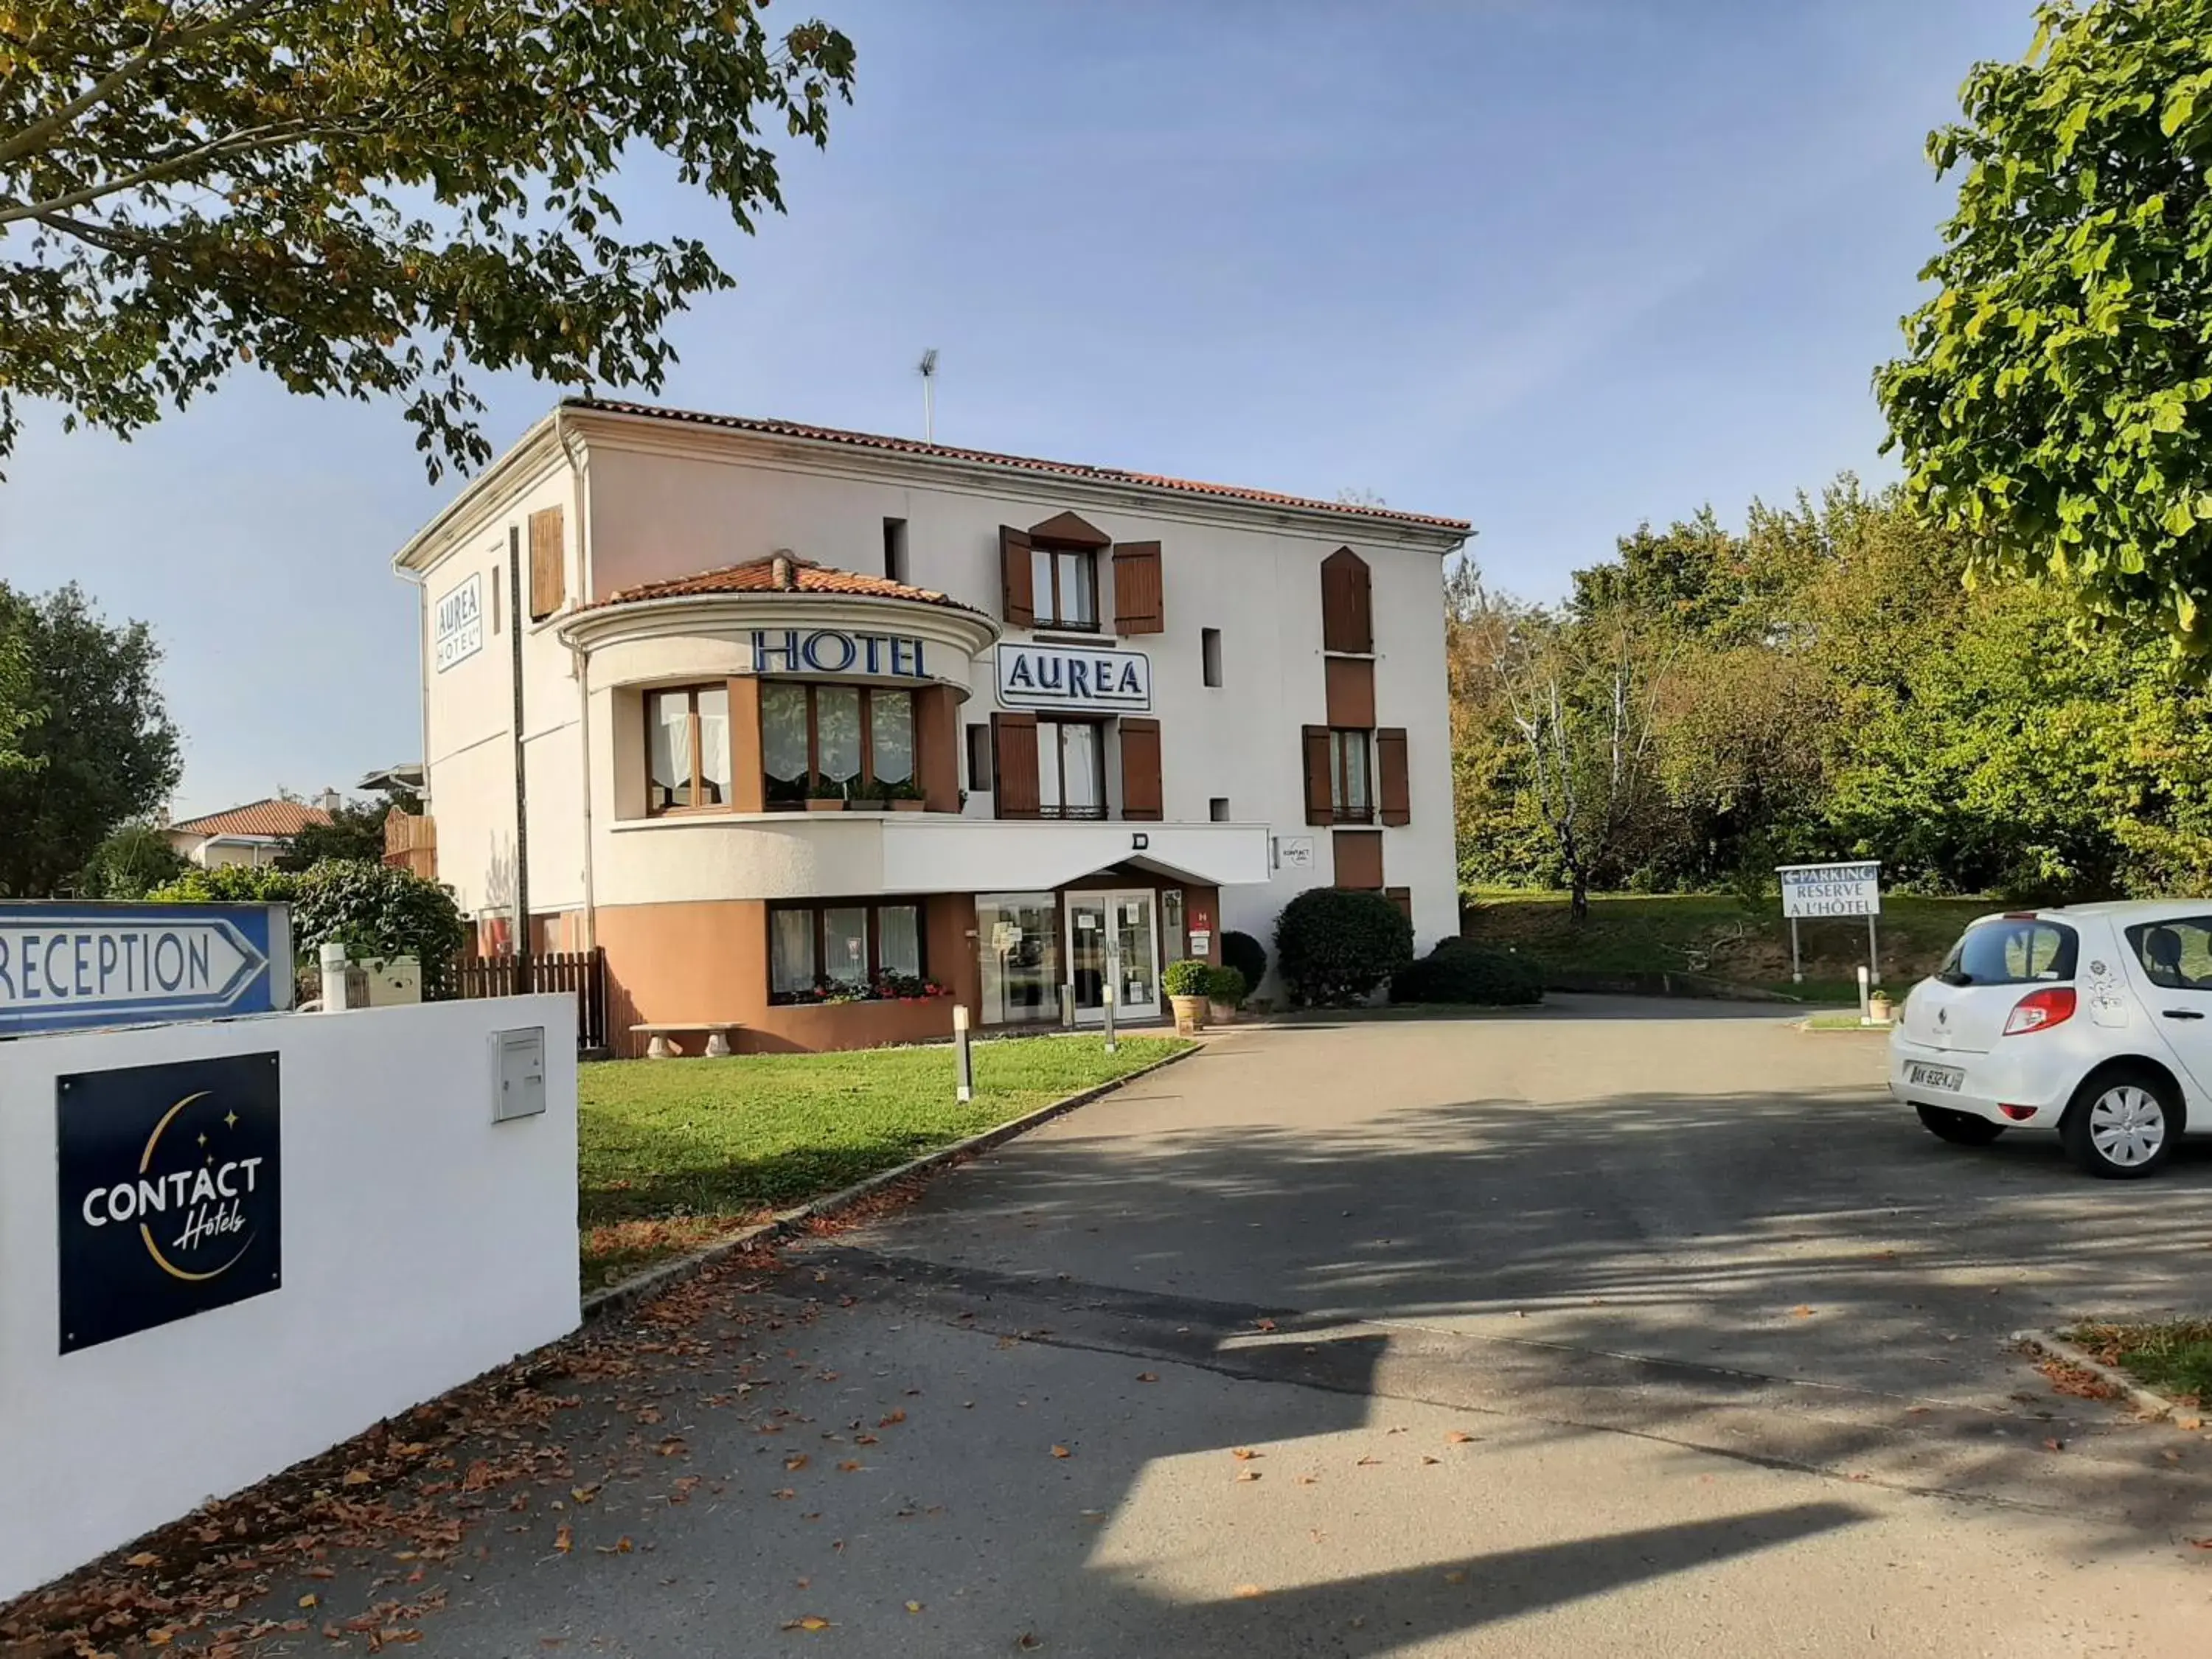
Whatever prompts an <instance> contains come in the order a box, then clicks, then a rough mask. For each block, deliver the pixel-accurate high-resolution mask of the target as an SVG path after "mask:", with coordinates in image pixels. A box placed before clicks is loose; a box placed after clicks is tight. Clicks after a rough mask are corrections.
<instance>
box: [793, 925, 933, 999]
mask: <svg viewBox="0 0 2212 1659" xmlns="http://www.w3.org/2000/svg"><path fill="white" fill-rule="evenodd" d="M768 914H769V929H768V939H769V979H768V983H769V1001H770V1002H773V1003H793V1002H826V1001H829V1000H881V999H888V998H894V997H913V996H922V995H929V994H935V993H933V992H932V991H931V990H930V989H929V987H928V981H927V976H926V975H925V974H924V971H923V966H922V962H923V955H922V933H921V905H919V904H917V903H913V902H908V903H903V904H870V903H861V902H846V903H838V902H829V903H824V904H774V905H770V906H769V913H768Z"/></svg>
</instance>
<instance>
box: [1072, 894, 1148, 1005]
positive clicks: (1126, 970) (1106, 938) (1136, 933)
mask: <svg viewBox="0 0 2212 1659" xmlns="http://www.w3.org/2000/svg"><path fill="white" fill-rule="evenodd" d="M1067 962H1068V994H1069V1000H1071V1001H1072V1002H1073V1005H1074V1008H1075V1018H1077V1019H1078V1020H1079V1021H1080V1022H1081V1023H1082V1024H1086V1025H1096V1024H1100V1023H1102V1022H1103V1020H1104V1018H1105V1017H1106V1016H1105V987H1106V985H1107V983H1108V981H1109V975H1111V976H1112V982H1113V984H1114V987H1115V1016H1114V1017H1115V1018H1116V1019H1121V1020H1129V1021H1133V1022H1142V1021H1145V1020H1150V1019H1157V1018H1159V1012H1160V955H1159V916H1158V908H1157V906H1156V904H1155V902H1154V895H1153V893H1152V890H1150V889H1148V888H1146V889H1139V890H1135V891H1133V892H1128V891H1125V892H1117V893H1071V894H1070V895H1068V899H1067Z"/></svg>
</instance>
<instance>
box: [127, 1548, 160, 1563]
mask: <svg viewBox="0 0 2212 1659" xmlns="http://www.w3.org/2000/svg"><path fill="white" fill-rule="evenodd" d="M160 1564H161V1557H160V1556H158V1555H156V1554H155V1553H154V1552H153V1551H151V1550H140V1551H139V1552H138V1553H137V1554H136V1555H134V1556H131V1557H130V1558H129V1559H127V1560H125V1562H124V1564H123V1565H125V1566H126V1567H151V1566H158V1565H160Z"/></svg>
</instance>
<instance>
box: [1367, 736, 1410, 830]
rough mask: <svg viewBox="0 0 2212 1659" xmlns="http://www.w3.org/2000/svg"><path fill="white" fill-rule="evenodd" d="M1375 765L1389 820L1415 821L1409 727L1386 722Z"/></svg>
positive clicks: (1377, 741)
mask: <svg viewBox="0 0 2212 1659" xmlns="http://www.w3.org/2000/svg"><path fill="white" fill-rule="evenodd" d="M1375 769H1376V772H1377V773H1379V774H1380V779H1379V787H1378V789H1377V791H1376V793H1378V795H1379V796H1380V797H1381V800H1382V805H1383V823H1392V824H1396V823H1412V822H1413V787H1412V785H1411V784H1410V783H1409V782H1408V781H1407V776H1406V728H1405V727H1404V726H1383V728H1382V729H1381V730H1380V731H1378V732H1376V734H1375Z"/></svg>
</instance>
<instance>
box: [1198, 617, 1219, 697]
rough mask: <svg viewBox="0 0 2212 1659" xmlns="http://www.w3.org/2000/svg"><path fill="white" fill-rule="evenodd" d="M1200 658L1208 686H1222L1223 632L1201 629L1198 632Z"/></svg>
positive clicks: (1214, 629)
mask: <svg viewBox="0 0 2212 1659" xmlns="http://www.w3.org/2000/svg"><path fill="white" fill-rule="evenodd" d="M1198 656H1199V661H1200V665H1202V666H1203V668H1204V670H1205V673H1206V684H1208V685H1213V686H1218V685H1219V684H1221V630H1220V629H1218V628H1201V629H1199V630H1198Z"/></svg>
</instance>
